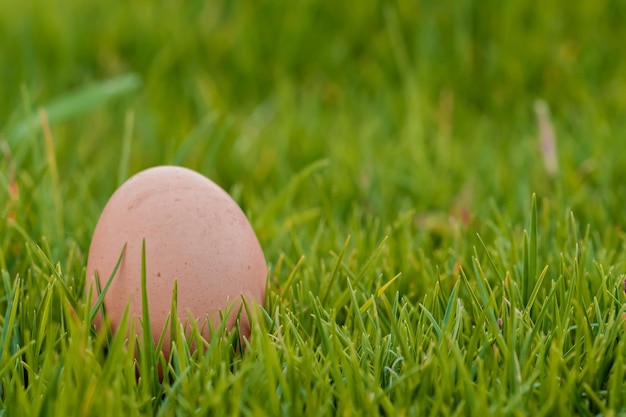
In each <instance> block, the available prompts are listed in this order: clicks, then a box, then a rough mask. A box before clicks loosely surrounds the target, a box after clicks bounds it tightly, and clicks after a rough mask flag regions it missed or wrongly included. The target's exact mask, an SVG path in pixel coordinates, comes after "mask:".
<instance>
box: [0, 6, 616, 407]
mask: <svg viewBox="0 0 626 417" xmlns="http://www.w3.org/2000/svg"><path fill="white" fill-rule="evenodd" d="M625 15H626V7H625V6H624V5H623V3H622V2H619V1H610V0H600V1H595V2H586V3H584V2H579V3H569V2H565V1H563V0H554V1H549V2H544V3H542V4H539V3H537V2H522V1H510V2H499V1H495V0H486V1H483V2H480V3H478V2H472V1H457V2H453V1H439V2H430V1H426V0H423V1H417V2H409V1H401V0H397V1H390V2H382V1H380V2H377V1H370V2H361V3H349V2H344V3H341V2H339V3H338V2H331V1H324V0H303V1H299V2H293V4H289V6H288V7H285V6H284V5H283V4H281V3H279V2H277V1H275V0H261V1H255V2H252V1H245V0H238V1H220V0H215V1H208V2H200V1H189V2H186V3H184V4H180V3H179V2H178V3H177V2H167V1H163V2H155V3H149V2H132V3H129V4H122V3H119V4H115V3H112V2H103V1H94V2H88V3H86V2H80V1H77V0H58V1H54V2H44V1H38V0H27V1H21V2H4V3H2V4H0V62H2V64H3V65H1V66H0V83H2V84H1V85H2V89H3V94H2V95H1V96H0V275H1V278H2V285H1V286H0V326H1V328H2V330H1V332H0V387H1V395H0V415H2V416H13V415H18V416H19V415H41V416H57V415H58V416H61V415H93V416H98V415H158V416H169V415H177V416H180V415H381V414H382V415H433V416H435V415H446V416H447V415H483V416H484V415H503V416H504V415H507V416H508V415H529V414H532V415H536V416H544V415H546V416H547V415H581V416H590V415H594V416H595V415H603V416H611V415H624V414H626V400H625V398H626V385H625V384H624V378H625V374H626V346H625V344H626V337H625V332H626V307H625V305H626V304H625V302H626V293H625V289H626V276H625V274H626V270H625V269H626V265H625V259H626V258H625V255H626V253H625V245H624V243H625V239H626V235H625V234H624V230H623V225H624V224H625V223H626V212H625V211H624V209H623V201H624V199H625V198H626V185H625V184H624V181H623V178H624V174H625V171H624V167H625V166H626V153H624V152H621V147H622V143H621V142H622V140H621V138H622V137H623V136H624V135H625V134H626V123H625V122H624V117H623V114H624V110H625V108H626V94H624V92H625V91H626V76H625V75H624V74H626V60H624V59H623V58H622V55H623V53H622V50H623V47H622V39H624V38H626V33H625V32H626V29H625V27H624V25H623V24H622V21H623V17H624V16H625ZM170 163H173V164H179V165H184V166H188V167H190V168H193V169H196V170H198V171H200V172H202V173H203V174H205V175H207V176H208V177H210V178H212V179H213V180H215V181H216V182H217V183H219V184H220V185H221V186H222V187H223V188H224V189H225V190H227V191H228V192H229V193H230V194H231V195H232V196H233V198H234V199H235V200H236V201H237V202H238V203H239V204H240V205H241V206H242V208H243V209H244V211H245V212H246V213H247V215H248V217H249V219H250V221H251V223H252V225H253V227H254V228H255V230H256V232H257V235H258V237H259V240H260V242H261V244H262V246H263V248H264V251H265V256H266V259H267V262H268V265H269V267H270V273H269V283H268V293H267V299H266V302H265V307H264V309H262V310H259V311H258V315H257V320H256V321H255V322H254V323H253V328H252V337H251V339H250V340H249V342H248V345H247V346H246V347H245V349H240V348H239V347H240V346H239V342H238V336H237V332H236V331H235V332H228V331H226V330H225V329H224V328H217V329H213V330H212V331H213V337H212V342H211V343H210V344H209V343H206V341H204V340H203V339H202V338H201V336H200V335H199V332H198V331H197V329H195V330H193V331H192V332H191V334H190V335H189V336H188V337H184V336H183V335H182V332H181V330H180V328H179V327H178V326H176V322H177V321H178V320H177V318H176V317H174V320H173V323H172V324H171V330H172V332H173V334H175V337H174V338H173V339H174V346H173V348H172V355H171V358H169V359H170V360H169V361H167V360H166V358H163V357H162V355H159V349H158V347H154V346H153V345H152V344H151V343H145V342H144V341H142V340H132V339H131V340H125V335H126V332H125V331H123V330H124V329H126V328H128V327H127V326H133V325H134V324H132V323H131V322H127V323H125V324H124V325H123V326H122V330H120V331H118V332H117V333H116V334H113V335H109V334H107V332H106V331H101V332H95V331H94V330H93V329H92V327H91V323H92V321H93V318H94V314H95V312H94V311H92V310H91V306H90V305H88V304H87V302H86V300H87V299H89V298H88V297H87V296H86V295H85V265H86V261H87V260H86V256H87V251H88V248H89V242H90V238H91V233H92V231H93V229H94V226H95V223H96V221H97V218H98V215H99V213H100V211H101V210H102V208H103V207H104V204H105V203H106V201H107V199H108V197H109V196H110V195H111V194H112V192H113V191H114V190H115V188H116V187H117V186H118V185H119V184H120V183H121V182H123V181H124V180H125V179H126V178H127V177H128V176H130V175H131V174H133V173H135V172H137V171H139V170H141V169H144V168H147V167H149V166H153V165H158V164H170ZM172 302H173V303H176V297H175V294H174V295H173V300H172ZM173 305H175V304H173ZM174 311H175V309H174ZM146 340H148V339H146ZM193 345H195V346H198V348H197V349H196V350H193V351H192V349H190V346H193ZM136 348H137V349H138V351H139V356H140V365H139V368H138V369H136V368H135V361H134V357H135V349H136ZM105 352H106V353H105ZM146 358H148V359H146ZM159 365H160V366H162V367H165V369H167V372H165V374H164V377H163V381H162V382H160V381H159V378H158V374H157V369H158V367H159ZM137 372H138V373H139V375H140V376H139V378H137Z"/></svg>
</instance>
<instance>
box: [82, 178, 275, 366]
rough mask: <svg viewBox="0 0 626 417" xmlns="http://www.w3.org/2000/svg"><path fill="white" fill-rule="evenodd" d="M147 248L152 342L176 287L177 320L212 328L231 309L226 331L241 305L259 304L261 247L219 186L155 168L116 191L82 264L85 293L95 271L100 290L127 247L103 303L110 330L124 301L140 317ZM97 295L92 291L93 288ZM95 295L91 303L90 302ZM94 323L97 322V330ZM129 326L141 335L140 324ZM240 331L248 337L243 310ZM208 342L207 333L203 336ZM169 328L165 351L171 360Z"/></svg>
mask: <svg viewBox="0 0 626 417" xmlns="http://www.w3.org/2000/svg"><path fill="white" fill-rule="evenodd" d="M144 239H145V245H146V287H147V296H148V305H149V309H150V324H151V326H152V327H151V328H152V333H153V336H154V339H155V344H156V343H157V341H158V338H159V337H160V335H161V332H162V331H163V329H164V326H165V324H166V321H167V317H168V314H169V312H170V307H171V300H172V289H173V287H174V281H177V286H178V311H177V313H178V317H179V319H180V320H181V321H183V323H184V321H185V320H186V319H187V318H188V317H189V315H191V317H193V318H195V319H196V320H198V326H199V327H200V328H202V327H203V321H204V328H207V326H206V324H207V323H206V320H207V318H208V319H209V320H210V321H211V324H212V326H214V328H216V327H217V326H218V325H219V324H220V322H219V312H220V310H221V311H222V312H224V311H225V309H226V308H227V307H228V306H233V310H232V314H231V315H230V316H229V317H228V318H227V327H228V328H229V329H232V327H233V326H234V324H235V320H236V314H237V312H238V311H239V306H240V305H241V297H242V296H243V298H244V299H245V300H246V302H247V303H250V304H252V303H258V304H262V303H263V301H264V298H265V286H266V280H267V266H266V263H265V259H264V256H263V251H262V249H261V246H260V244H259V241H258V239H257V237H256V235H255V233H254V231H253V230H252V226H251V225H250V223H249V222H248V220H247V218H246V216H245V215H244V213H243V211H242V210H241V209H240V208H239V206H238V205H237V203H235V201H234V200H233V199H232V198H231V197H230V196H229V195H228V194H227V193H226V192H225V191H224V190H222V189H221V188H220V187H219V186H217V185H216V184H215V183H213V182H211V181H210V180H209V179H207V178H206V177H204V176H202V175H201V174H199V173H197V172H195V171H192V170H190V169H187V168H182V167H175V166H160V167H154V168H150V169H147V170H145V171H142V172H140V173H138V174H136V175H135V176H133V177H131V178H130V179H128V180H127V181H126V182H125V183H124V184H122V185H121V186H120V188H118V189H117V190H116V191H115V193H114V194H113V195H112V196H111V198H110V200H109V201H108V203H107V204H106V206H105V208H104V210H103V212H102V214H101V215H100V219H99V220H98V223H97V225H96V229H95V231H94V233H93V238H92V240H91V246H90V248H89V259H88V262H87V285H86V288H87V291H89V288H90V285H92V284H94V279H95V273H94V272H95V271H97V276H98V279H99V282H100V286H101V288H104V286H105V284H106V281H107V280H108V277H109V276H110V275H111V273H112V271H113V269H114V267H115V264H116V262H117V260H118V258H119V256H120V254H121V252H122V248H123V246H124V244H126V245H127V246H126V252H125V254H124V258H123V260H122V262H121V264H120V267H119V269H118V271H117V274H116V276H115V277H114V278H113V281H112V283H111V286H110V287H109V289H108V291H107V293H106V296H105V299H104V305H105V309H106V312H107V316H109V317H110V320H111V325H112V328H113V330H115V329H116V327H117V326H118V325H119V323H120V320H121V318H122V315H123V313H124V309H125V308H126V305H127V303H130V314H131V317H134V318H140V317H141V311H142V309H141V253H142V242H143V241H144ZM93 288H94V290H93V291H94V293H95V285H94V286H93ZM95 299H96V297H95V294H94V296H93V299H92V303H93V302H94V301H95ZM99 323H100V318H98V319H97V320H96V325H99ZM135 328H136V329H140V323H139V321H136V322H135ZM240 332H241V335H242V336H244V337H249V336H250V323H249V318H248V317H247V315H246V311H245V309H242V310H241V317H240ZM204 336H205V337H207V338H208V331H207V332H205V333H204ZM169 346H170V340H169V326H168V331H167V333H166V338H165V340H164V344H163V351H164V353H165V354H166V355H168V354H169Z"/></svg>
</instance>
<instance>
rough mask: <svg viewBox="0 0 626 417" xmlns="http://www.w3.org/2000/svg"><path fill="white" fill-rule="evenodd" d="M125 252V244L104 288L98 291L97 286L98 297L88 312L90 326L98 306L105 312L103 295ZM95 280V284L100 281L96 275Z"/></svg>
mask: <svg viewBox="0 0 626 417" xmlns="http://www.w3.org/2000/svg"><path fill="white" fill-rule="evenodd" d="M125 253H126V244H124V246H122V252H121V253H120V257H119V258H118V259H117V262H116V263H115V267H113V272H111V275H110V276H109V279H108V280H107V283H106V284H105V285H104V288H103V289H102V291H100V289H99V288H97V290H98V292H99V294H98V299H97V300H96V302H95V304H94V305H93V306H92V307H91V312H90V313H89V325H90V326H91V324H92V323H93V321H94V319H95V318H96V315H97V314H98V310H99V309H100V307H102V313H103V314H104V313H105V311H104V297H105V296H106V293H107V290H108V289H109V287H110V286H111V283H112V282H113V278H114V277H115V274H117V270H118V269H119V267H120V264H121V263H122V259H123V258H124V254H125ZM87 274H89V271H87ZM96 274H97V272H96ZM95 281H96V286H98V285H99V283H100V281H99V279H98V277H97V276H96V280H95Z"/></svg>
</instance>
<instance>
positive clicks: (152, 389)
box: [139, 239, 159, 407]
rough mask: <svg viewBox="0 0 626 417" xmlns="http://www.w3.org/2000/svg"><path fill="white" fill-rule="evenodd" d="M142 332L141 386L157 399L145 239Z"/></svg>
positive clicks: (142, 270)
mask: <svg viewBox="0 0 626 417" xmlns="http://www.w3.org/2000/svg"><path fill="white" fill-rule="evenodd" d="M141 332H142V335H143V343H142V345H141V347H140V348H139V351H140V352H141V354H140V367H141V379H142V384H141V386H142V388H143V389H144V393H145V394H146V395H147V397H148V398H155V397H156V393H157V386H158V385H159V375H158V367H157V357H156V353H155V346H154V339H153V338H152V327H151V324H150V310H149V308H148V287H147V279H146V240H145V239H144V240H143V241H142V243H141ZM153 406H154V407H156V406H157V403H156V402H153Z"/></svg>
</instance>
